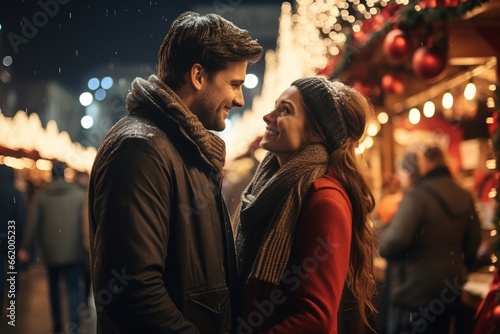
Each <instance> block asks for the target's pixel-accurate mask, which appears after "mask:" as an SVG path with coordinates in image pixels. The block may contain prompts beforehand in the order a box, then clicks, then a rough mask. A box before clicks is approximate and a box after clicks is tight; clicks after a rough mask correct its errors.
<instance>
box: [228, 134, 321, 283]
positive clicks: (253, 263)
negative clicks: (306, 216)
mask: <svg viewBox="0 0 500 334" xmlns="http://www.w3.org/2000/svg"><path fill="white" fill-rule="evenodd" d="M328 161H329V156H328V152H327V150H326V149H325V148H324V147H323V146H322V145H316V144H315V145H309V146H306V147H305V148H304V149H302V150H301V151H300V152H298V153H297V154H296V155H295V156H294V157H293V158H292V159H291V160H289V161H288V162H287V163H286V164H285V165H284V166H282V167H281V168H280V167H279V165H278V161H277V159H276V157H275V156H274V154H272V153H268V154H267V155H266V156H265V158H264V160H262V162H261V163H260V164H259V166H258V168H257V170H256V172H255V175H254V177H253V179H252V181H251V182H250V184H249V185H248V186H247V188H246V189H245V191H244V192H243V195H242V198H241V200H242V202H241V205H240V209H239V215H238V216H237V219H238V220H237V227H236V228H237V231H236V240H235V242H236V249H237V253H238V266H239V268H238V270H239V272H240V275H241V278H242V279H243V280H244V281H245V282H246V280H247V279H248V278H250V277H253V278H256V279H259V280H262V281H266V282H270V283H273V284H276V285H278V284H279V282H280V280H281V279H282V276H283V274H284V272H285V269H286V266H287V264H288V259H289V257H290V251H291V247H292V243H293V239H294V235H295V230H296V226H297V220H298V216H299V213H300V210H301V208H302V204H303V200H304V198H305V196H306V195H307V192H308V190H309V188H310V186H311V184H312V183H313V181H314V180H316V179H317V178H319V177H321V176H323V175H325V173H326V171H327V166H328ZM262 233H265V234H264V235H263V237H262ZM260 241H262V242H261V243H260ZM256 247H258V248H256Z"/></svg>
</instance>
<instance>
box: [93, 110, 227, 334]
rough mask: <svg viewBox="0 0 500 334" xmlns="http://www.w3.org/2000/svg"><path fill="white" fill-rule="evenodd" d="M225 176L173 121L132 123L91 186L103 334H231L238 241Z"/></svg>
mask: <svg viewBox="0 0 500 334" xmlns="http://www.w3.org/2000/svg"><path fill="white" fill-rule="evenodd" d="M221 182H222V180H221V175H220V173H217V172H215V171H214V169H213V168H212V166H211V165H210V163H209V162H208V160H206V159H205V158H204V157H203V156H202V155H201V154H200V151H199V148H198V147H197V146H196V144H195V143H194V142H193V141H192V140H191V139H189V138H188V137H187V135H185V133H184V131H183V130H182V128H181V127H180V125H179V124H178V123H177V122H175V121H173V120H171V119H170V120H165V119H160V120H158V119H156V120H155V121H153V120H151V119H146V118H144V117H142V116H141V117H139V116H137V115H136V116H134V115H128V116H126V117H124V118H123V119H122V120H120V121H119V122H118V123H117V124H116V125H115V126H114V127H113V129H111V131H110V133H109V134H108V135H107V137H106V138H105V140H104V142H103V143H102V144H101V147H100V148H99V151H98V154H97V158H96V160H95V162H94V166H93V169H92V173H91V178H90V184H89V220H90V252H91V270H92V280H93V284H94V296H95V300H96V309H97V312H98V333H230V332H231V326H232V324H231V322H232V320H231V314H234V310H232V308H233V309H234V308H235V307H236V305H235V303H234V301H233V300H232V299H233V298H232V292H233V291H232V290H231V289H230V288H232V282H233V281H234V280H233V277H235V276H233V275H235V274H236V262H235V255H234V245H233V236H232V231H231V227H230V221H229V216H228V214H227V209H226V207H225V203H224V201H223V198H222V196H221Z"/></svg>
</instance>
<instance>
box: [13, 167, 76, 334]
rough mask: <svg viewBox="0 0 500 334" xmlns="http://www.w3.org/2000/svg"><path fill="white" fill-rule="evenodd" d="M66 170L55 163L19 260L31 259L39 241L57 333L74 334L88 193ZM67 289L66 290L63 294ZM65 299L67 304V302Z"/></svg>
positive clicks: (36, 204) (36, 203)
mask: <svg viewBox="0 0 500 334" xmlns="http://www.w3.org/2000/svg"><path fill="white" fill-rule="evenodd" d="M65 168H66V166H65V165H64V164H63V163H60V162H54V163H53V166H52V181H51V182H50V183H48V184H47V185H46V186H45V188H43V189H42V190H40V191H39V193H38V194H37V195H35V198H34V200H33V203H32V206H31V207H30V213H29V215H28V223H27V226H26V231H25V235H24V241H23V247H22V249H20V250H19V259H20V260H21V261H27V260H28V259H29V257H30V254H29V252H28V250H29V249H32V245H33V243H34V242H35V239H37V240H38V242H39V245H40V250H41V255H42V261H43V263H44V265H45V266H46V268H47V275H48V283H49V297H50V298H49V301H50V309H51V314H52V324H53V327H54V332H55V333H70V334H71V333H79V331H80V314H79V313H80V310H81V305H82V302H83V263H84V260H85V250H84V245H83V242H82V238H83V236H82V230H83V228H82V226H83V219H82V210H83V206H84V202H85V192H84V191H83V190H82V189H81V188H80V187H79V186H78V185H76V184H74V183H68V182H66V181H65V180H64V170H65ZM37 262H38V261H37ZM61 277H63V278H64V284H62V282H61ZM63 286H64V287H65V288H66V290H65V292H64V293H63V294H61V290H62V287H63ZM62 298H65V299H66V302H64V303H63V299H62ZM63 305H67V310H68V311H67V315H68V317H69V319H67V320H65V319H64V316H63V315H64V314H65V313H64V312H63V310H62V306H63Z"/></svg>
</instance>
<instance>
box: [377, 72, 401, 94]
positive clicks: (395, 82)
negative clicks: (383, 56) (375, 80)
mask: <svg viewBox="0 0 500 334" xmlns="http://www.w3.org/2000/svg"><path fill="white" fill-rule="evenodd" d="M382 88H383V89H384V90H385V91H386V92H388V93H394V94H401V93H402V92H403V91H404V90H405V86H404V83H403V80H402V79H401V77H400V76H399V75H397V74H394V73H389V74H386V75H384V76H383V77H382Z"/></svg>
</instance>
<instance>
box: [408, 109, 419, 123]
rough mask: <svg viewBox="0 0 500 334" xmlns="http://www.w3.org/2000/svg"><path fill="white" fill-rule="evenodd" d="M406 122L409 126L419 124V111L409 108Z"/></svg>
mask: <svg viewBox="0 0 500 334" xmlns="http://www.w3.org/2000/svg"><path fill="white" fill-rule="evenodd" d="M408 120H409V121H410V123H411V124H413V125H416V124H418V123H419V122H420V110H418V109H417V108H411V109H410V112H409V113H408Z"/></svg>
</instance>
